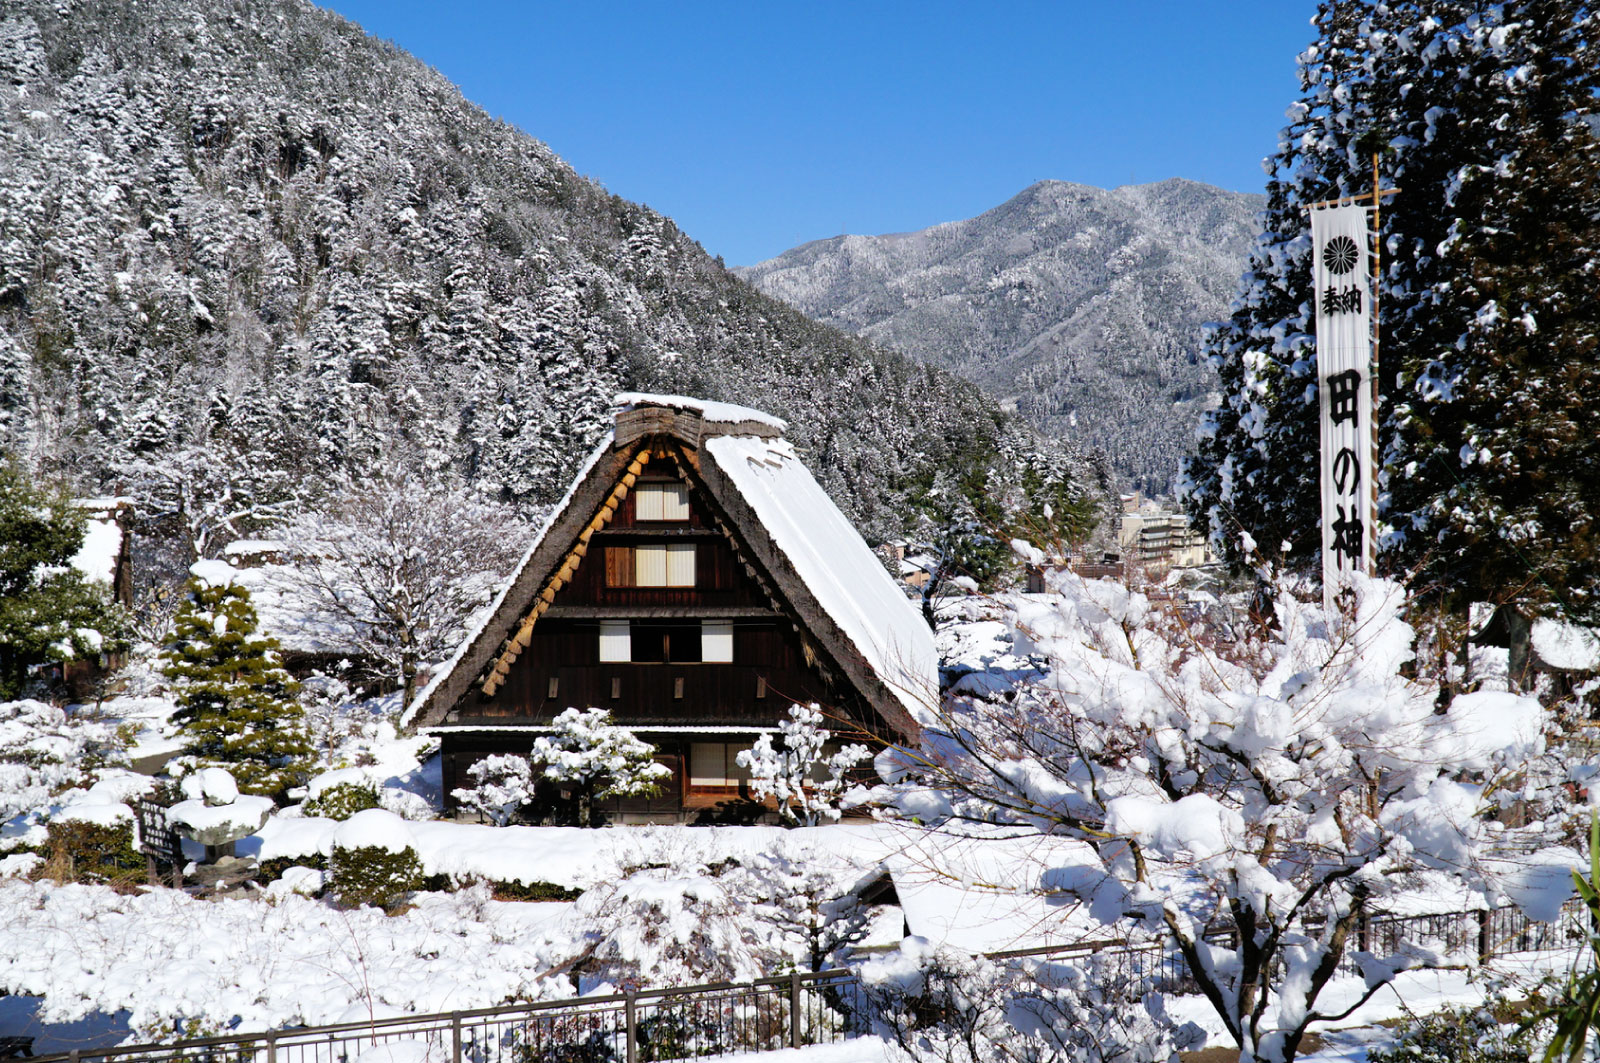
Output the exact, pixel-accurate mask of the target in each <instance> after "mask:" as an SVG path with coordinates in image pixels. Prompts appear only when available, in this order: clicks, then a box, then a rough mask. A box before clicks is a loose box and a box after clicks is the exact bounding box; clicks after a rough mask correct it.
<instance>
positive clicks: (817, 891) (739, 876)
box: [724, 845, 868, 971]
mask: <svg viewBox="0 0 1600 1063" xmlns="http://www.w3.org/2000/svg"><path fill="white" fill-rule="evenodd" d="M724 877H725V878H726V879H727V880H728V882H729V883H730V884H731V886H732V888H733V889H735V890H737V891H738V893H739V895H740V896H742V897H744V898H745V899H746V900H747V902H748V903H749V904H750V906H751V910H750V915H751V918H753V919H755V920H756V921H757V922H758V923H760V924H761V925H763V926H764V927H765V928H767V930H768V931H769V932H770V934H771V935H772V943H773V945H774V946H775V947H778V948H781V949H782V950H783V951H784V952H785V953H786V954H787V955H788V956H789V957H790V959H791V961H792V962H793V963H794V964H795V965H796V966H798V967H801V968H803V969H805V970H810V971H820V970H823V969H824V968H826V967H831V966H837V965H838V964H839V963H840V962H841V960H842V956H841V952H842V951H843V950H845V949H847V948H848V947H849V946H851V945H853V944H855V943H856V942H858V941H860V940H861V939H862V938H864V937H865V936H866V933H867V922H868V920H867V909H866V908H865V906H864V905H862V903H861V899H860V898H859V897H857V896H856V895H855V894H854V893H852V892H850V890H851V887H852V886H854V885H855V883H856V882H857V881H858V880H859V879H860V877H861V875H860V871H859V870H858V869H856V868H853V867H849V866H840V865H839V863H838V861H837V860H830V859H829V858H828V857H827V856H826V855H825V854H821V853H817V852H815V851H814V850H811V849H810V848H808V847H801V846H788V845H780V846H777V847H775V848H774V849H773V850H771V851H769V852H763V853H758V854H755V855H754V856H752V857H750V858H748V859H745V860H744V861H743V862H742V863H741V865H740V866H738V867H734V868H730V869H729V870H728V871H727V872H726V873H725V875H724Z"/></svg>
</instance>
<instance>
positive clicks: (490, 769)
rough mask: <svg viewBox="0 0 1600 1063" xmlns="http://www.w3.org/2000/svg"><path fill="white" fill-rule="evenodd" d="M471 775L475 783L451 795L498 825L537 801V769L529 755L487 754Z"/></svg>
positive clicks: (471, 770) (475, 765)
mask: <svg viewBox="0 0 1600 1063" xmlns="http://www.w3.org/2000/svg"><path fill="white" fill-rule="evenodd" d="M467 776H468V778H470V779H471V780H472V785H471V786H470V787H462V788H461V789H457V790H452V791H450V796H452V797H454V798H455V799H456V800H457V801H459V802H461V806H462V807H463V808H466V809H468V810H469V811H472V812H476V813H478V815H480V816H483V817H485V818H486V819H488V820H489V822H490V823H493V824H494V825H495V826H496V827H504V826H505V825H506V824H507V823H510V822H511V817H512V816H513V815H515V814H516V811H517V809H519V808H521V807H522V806H523V805H525V804H527V803H528V802H529V801H532V800H533V768H532V766H531V765H529V763H528V758H526V757H519V756H517V755H516V754H514V753H499V754H496V755H494V756H491V757H484V758H483V759H482V760H480V761H478V763H476V764H474V765H473V766H472V767H470V768H468V769H467Z"/></svg>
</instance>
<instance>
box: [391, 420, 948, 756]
mask: <svg viewBox="0 0 1600 1063" xmlns="http://www.w3.org/2000/svg"><path fill="white" fill-rule="evenodd" d="M617 403H618V406H619V410H618V413H617V418H616V427H615V429H614V431H613V432H612V433H611V434H610V435H609V436H607V437H606V438H605V439H603V440H601V442H600V444H599V446H597V447H596V449H595V452H594V453H593V454H592V455H591V456H590V460H589V462H588V463H587V464H586V465H585V467H584V470H583V471H582V472H581V473H580V474H579V476H578V478H577V479H576V480H575V481H574V482H573V484H572V486H571V488H570V489H569V490H568V492H567V496H566V497H565V498H564V499H563V500H562V501H561V503H560V504H558V505H557V506H556V508H555V510H554V511H553V512H552V513H551V516H550V519H549V520H548V521H547V522H546V524H545V526H544V528H543V529H541V531H540V533H539V536H538V538H537V539H536V540H535V542H534V544H533V546H532V547H531V548H530V550H529V551H528V554H527V555H526V557H525V558H524V559H523V562H522V563H521V564H520V565H519V566H518V569H517V571H516V573H515V574H514V575H513V576H512V578H511V580H510V581H509V582H508V584H507V585H506V588H505V589H504V590H503V591H502V592H501V595H500V597H499V599H498V600H497V601H496V603H495V606H494V608H493V609H492V610H491V611H490V613H489V615H488V619H487V620H486V621H485V623H484V625H483V626H482V627H481V628H480V629H479V630H478V631H476V632H474V633H473V635H472V636H471V637H469V638H468V640H467V642H466V643H465V644H464V645H463V646H462V648H461V650H460V651H459V652H458V653H457V654H456V656H455V658H454V659H453V660H452V661H451V662H450V663H449V664H448V665H447V666H446V667H445V668H444V669H442V670H441V671H440V672H439V673H438V674H436V675H435V676H434V677H433V678H432V679H431V681H430V682H429V683H428V685H427V686H426V687H425V688H424V689H423V691H422V692H421V694H419V695H418V697H417V699H416V700H415V701H413V702H412V705H411V707H410V708H409V709H408V710H407V713H406V717H405V722H407V723H420V724H422V725H424V726H432V725H435V724H438V723H440V722H442V721H443V720H444V718H445V716H446V715H447V714H448V713H449V712H450V710H451V709H452V708H453V707H454V706H455V705H456V703H457V702H458V701H459V700H460V699H461V697H462V696H463V695H464V694H465V693H466V692H467V691H468V690H469V689H470V688H471V687H472V686H473V685H474V683H475V682H477V681H481V680H482V678H483V676H484V674H485V670H486V669H488V668H490V667H491V666H498V667H500V668H501V669H502V670H503V669H504V668H505V667H506V666H507V665H506V663H505V662H506V661H507V660H509V659H510V658H511V657H514V656H515V654H516V653H517V652H518V649H517V643H516V641H515V636H516V634H517V631H518V630H519V627H520V629H522V630H524V631H525V630H526V628H527V627H528V626H529V625H530V624H531V623H532V622H534V620H536V619H537V615H538V613H539V611H540V610H539V607H538V605H537V602H538V601H539V599H540V596H541V593H543V594H544V595H545V598H546V600H548V598H549V596H550V594H552V593H553V591H552V590H551V587H552V583H553V584H554V586H560V585H561V583H562V581H563V580H564V578H565V576H563V575H562V574H561V573H560V571H558V570H560V569H561V567H562V566H563V565H564V564H565V565H567V566H569V569H570V566H571V565H573V564H575V562H574V561H573V560H572V555H573V552H574V548H575V546H576V545H577V543H578V542H579V540H580V537H586V535H587V534H589V533H590V532H591V531H592V529H593V528H594V527H595V526H597V523H603V522H604V520H606V519H609V512H610V511H609V510H607V509H606V508H605V507H606V506H607V505H608V503H609V504H610V505H611V506H612V508H614V507H615V504H616V499H617V497H620V496H619V495H618V492H619V491H621V492H625V491H626V486H625V484H631V483H632V476H633V475H634V474H630V473H629V472H628V470H629V468H630V461H632V462H633V463H634V464H637V461H638V460H640V459H638V458H637V457H636V453H635V452H636V451H637V450H638V449H639V448H638V446H637V444H639V443H640V441H641V440H643V439H645V438H648V437H652V436H670V437H673V438H674V439H675V440H676V441H677V442H678V443H680V444H682V445H684V446H685V447H687V448H692V449H693V450H694V451H695V452H696V453H697V455H698V461H697V462H696V463H695V464H696V465H697V471H696V472H697V478H698V479H699V480H700V486H701V487H703V488H704V489H705V490H706V492H707V493H708V494H709V495H710V496H711V498H712V499H713V500H714V501H715V502H716V503H717V505H718V507H719V508H720V509H721V510H722V512H723V513H724V514H725V515H726V516H727V518H728V520H729V521H730V523H731V524H732V525H733V526H734V529H735V530H736V532H737V533H738V534H739V536H740V537H741V538H742V539H743V540H744V541H745V543H746V545H747V546H748V547H749V549H750V550H751V551H752V553H753V554H754V559H755V560H757V561H759V562H760V564H761V567H762V568H763V569H764V570H765V571H766V572H767V574H768V576H769V577H770V578H771V579H772V581H773V582H774V583H775V584H776V587H777V590H778V591H779V592H780V593H781V594H782V595H783V597H784V598H786V599H787V601H788V603H789V605H790V606H791V607H792V608H793V609H794V611H795V612H796V613H797V614H798V617H799V619H800V621H801V622H803V623H804V624H805V626H806V628H807V629H809V630H810V631H811V633H812V635H813V636H814V637H815V638H816V639H817V640H818V642H819V643H820V644H821V645H822V646H823V648H825V649H826V650H827V651H828V653H829V655H830V656H831V657H832V658H833V660H834V662H835V663H836V664H837V665H838V667H839V668H840V669H841V670H842V671H843V672H844V673H845V675H846V677H847V678H848V679H849V680H850V681H851V683H852V684H853V685H854V686H855V687H856V688H857V689H858V690H859V691H860V692H861V693H862V695H863V696H865V697H866V699H867V700H868V701H869V702H870V703H871V704H872V705H873V707H874V709H876V710H877V711H878V713H879V714H880V715H882V716H883V717H884V719H885V720H887V721H888V722H889V723H891V724H892V725H893V726H894V727H895V728H896V729H897V730H899V731H901V732H902V733H904V734H907V735H911V734H915V733H916V731H917V730H918V729H919V725H920V723H921V721H922V720H924V719H926V718H927V714H928V712H929V710H930V708H931V707H932V706H933V705H934V704H935V699H936V697H937V694H938V654H937V651H936V650H935V648H934V644H933V636H932V633H931V632H930V631H929V630H928V627H927V625H926V624H925V623H924V622H923V620H922V617H921V615H920V614H919V613H918V612H917V610H916V607H915V606H913V605H912V604H911V603H910V601H908V600H907V599H906V597H905V596H904V595H903V594H902V593H901V591H900V590H899V588H898V587H896V585H895V583H894V580H893V579H892V578H891V577H890V575H889V573H888V572H887V571H886V570H885V569H884V567H883V565H882V564H880V563H879V561H878V560H877V558H876V556H875V555H874V554H873V553H872V551H871V550H870V549H869V548H868V547H867V544H866V543H865V542H864V541H863V540H862V538H861V535H860V533H859V532H857V531H856V530H855V528H854V527H853V526H852V525H851V524H850V522H849V521H848V520H847V519H846V518H845V516H844V514H842V513H841V512H840V511H839V508H838V507H837V506H836V505H834V503H833V500H832V499H831V498H829V497H828V494H827V492H825V491H824V490H823V489H822V487H821V486H820V485H819V484H818V483H817V481H816V480H815V479H814V478H813V477H812V475H811V473H810V471H809V470H807V469H806V467H805V466H804V464H803V463H802V462H801V461H800V459H799V457H798V456H797V455H796V454H795V452H794V450H793V448H792V447H790V446H789V444H788V443H787V442H785V441H784V440H783V439H782V430H783V427H784V422H783V421H781V420H779V419H778V418H775V417H772V416H770V415H768V414H765V413H762V412H760V411H758V410H751V409H747V408H745V407H742V406H735V405H732V404H730V403H719V402H706V401H702V400H698V399H691V398H685V397H682V396H675V395H645V394H639V393H625V394H622V395H618V396H617ZM521 645H526V642H525V641H524V642H523V643H521ZM497 661H498V665H497Z"/></svg>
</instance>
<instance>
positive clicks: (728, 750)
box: [689, 742, 750, 791]
mask: <svg viewBox="0 0 1600 1063" xmlns="http://www.w3.org/2000/svg"><path fill="white" fill-rule="evenodd" d="M749 747H750V743H748V742H744V743H734V742H694V743H691V744H690V746H689V788H690V789H691V790H700V791H705V790H713V791H737V790H738V788H739V784H740V783H741V782H749V781H750V770H749V769H748V768H741V767H739V765H738V764H737V763H735V760H734V758H735V757H737V756H738V755H739V752H740V751H741V750H744V749H748V748H749Z"/></svg>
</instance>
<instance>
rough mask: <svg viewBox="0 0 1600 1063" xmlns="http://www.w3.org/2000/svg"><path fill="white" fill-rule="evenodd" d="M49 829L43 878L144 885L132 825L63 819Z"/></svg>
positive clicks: (142, 867) (124, 822)
mask: <svg viewBox="0 0 1600 1063" xmlns="http://www.w3.org/2000/svg"><path fill="white" fill-rule="evenodd" d="M46 829H47V830H48V832H49V841H48V842H46V843H45V851H44V853H43V855H44V858H45V864H44V867H43V868H42V869H41V870H40V873H41V874H42V875H43V876H44V877H47V878H54V879H57V880H58V881H62V882H104V883H107V884H109V885H122V886H127V885H132V884H134V883H135V882H140V881H143V879H144V873H145V862H144V857H143V856H142V855H140V853H139V851H138V849H136V848H135V847H134V844H133V824H132V823H131V822H128V821H126V820H124V821H121V822H115V823H95V822H91V821H88V820H80V819H65V818H63V819H53V820H51V821H50V823H49V825H48V827H47V828H46Z"/></svg>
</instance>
